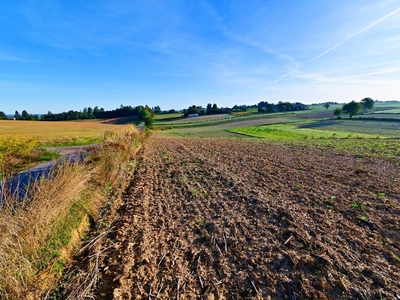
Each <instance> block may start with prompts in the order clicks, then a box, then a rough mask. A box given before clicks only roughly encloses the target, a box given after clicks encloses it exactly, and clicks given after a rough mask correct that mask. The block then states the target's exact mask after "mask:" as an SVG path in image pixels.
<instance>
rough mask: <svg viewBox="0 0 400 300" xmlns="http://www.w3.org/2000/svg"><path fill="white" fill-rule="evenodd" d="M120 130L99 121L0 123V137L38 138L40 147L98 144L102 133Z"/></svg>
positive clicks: (117, 127) (116, 126)
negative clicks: (15, 135)
mask: <svg viewBox="0 0 400 300" xmlns="http://www.w3.org/2000/svg"><path fill="white" fill-rule="evenodd" d="M121 128H122V127H121V126H118V125H114V124H112V123H106V122H104V123H103V122H100V121H69V122H44V121H41V122H29V121H0V137H4V136H10V135H14V134H17V135H18V136H20V137H21V138H38V139H39V145H41V146H64V145H70V146H72V145H85V144H94V143H98V142H100V141H101V139H102V137H103V135H104V132H106V131H111V132H117V131H121Z"/></svg>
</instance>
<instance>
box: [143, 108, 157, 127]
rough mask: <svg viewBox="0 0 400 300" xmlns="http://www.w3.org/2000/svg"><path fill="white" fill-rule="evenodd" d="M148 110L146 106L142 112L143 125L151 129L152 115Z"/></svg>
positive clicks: (152, 123)
mask: <svg viewBox="0 0 400 300" xmlns="http://www.w3.org/2000/svg"><path fill="white" fill-rule="evenodd" d="M150 110H151V109H150ZM150 110H148V109H147V106H146V108H145V110H144V117H143V121H144V125H145V126H146V127H147V128H149V129H152V128H153V125H154V115H152V113H153V111H151V112H150Z"/></svg>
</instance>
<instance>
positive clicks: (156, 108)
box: [152, 105, 161, 114]
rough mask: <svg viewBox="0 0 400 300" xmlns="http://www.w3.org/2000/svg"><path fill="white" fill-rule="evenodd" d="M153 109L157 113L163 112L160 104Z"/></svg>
mask: <svg viewBox="0 0 400 300" xmlns="http://www.w3.org/2000/svg"><path fill="white" fill-rule="evenodd" d="M152 110H153V112H154V113H155V114H161V108H160V106H158V105H156V106H154V107H153V108H152Z"/></svg>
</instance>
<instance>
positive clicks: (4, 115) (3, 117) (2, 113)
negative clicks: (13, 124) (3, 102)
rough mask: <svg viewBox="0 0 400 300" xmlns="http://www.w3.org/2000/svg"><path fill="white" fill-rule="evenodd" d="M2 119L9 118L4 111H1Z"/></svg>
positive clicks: (0, 116)
mask: <svg viewBox="0 0 400 300" xmlns="http://www.w3.org/2000/svg"><path fill="white" fill-rule="evenodd" d="M0 120H8V118H7V115H6V114H5V113H4V112H2V111H0Z"/></svg>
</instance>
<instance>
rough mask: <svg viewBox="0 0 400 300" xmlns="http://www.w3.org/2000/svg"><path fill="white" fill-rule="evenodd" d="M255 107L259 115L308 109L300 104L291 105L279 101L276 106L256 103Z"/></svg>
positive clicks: (265, 102) (263, 102)
mask: <svg viewBox="0 0 400 300" xmlns="http://www.w3.org/2000/svg"><path fill="white" fill-rule="evenodd" d="M257 107H258V112H259V113H274V112H288V111H298V110H306V109H308V106H307V105H305V104H302V103H300V102H296V103H291V102H282V101H279V102H278V104H273V103H268V102H267V101H261V102H260V103H258V105H257Z"/></svg>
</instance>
